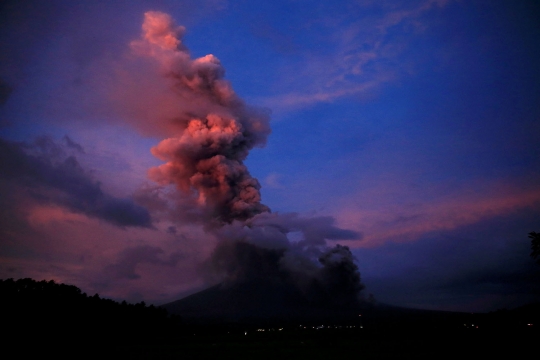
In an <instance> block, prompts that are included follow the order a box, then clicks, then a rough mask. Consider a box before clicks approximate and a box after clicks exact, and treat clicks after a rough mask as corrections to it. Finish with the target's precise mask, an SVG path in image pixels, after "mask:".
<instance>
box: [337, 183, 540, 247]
mask: <svg viewBox="0 0 540 360" xmlns="http://www.w3.org/2000/svg"><path fill="white" fill-rule="evenodd" d="M386 185H387V186H388V184H386ZM469 185H470V188H461V189H457V190H452V191H448V192H447V193H446V195H440V196H434V197H430V196H429V195H428V196H427V197H426V194H430V193H432V194H433V193H435V191H434V189H425V188H424V189H422V191H421V192H420V191H417V192H410V193H408V194H407V196H406V197H405V198H406V199H405V200H404V201H402V202H401V201H396V199H395V197H394V196H393V194H395V193H399V192H400V191H397V190H396V189H395V188H391V187H390V186H389V187H388V188H385V187H384V185H382V186H381V187H379V188H371V189H368V190H366V191H364V192H363V193H362V195H361V196H357V197H356V198H355V200H352V201H351V200H349V201H348V205H346V206H344V208H343V209H342V210H341V211H340V215H338V216H337V218H338V220H339V224H340V225H342V226H347V227H349V228H356V229H362V231H363V233H364V239H363V240H362V241H361V242H357V243H356V246H361V247H373V246H380V245H382V244H384V243H386V242H410V241H416V240H418V239H420V238H421V237H423V236H425V235H427V234H430V233H434V232H441V231H447V230H454V229H458V228H460V227H464V226H468V225H473V224H476V223H479V222H481V221H484V220H487V219H492V218H495V217H497V216H506V215H509V214H511V213H513V212H515V211H518V210H523V209H526V208H528V207H534V206H538V205H539V204H540V189H538V188H537V187H536V188H535V187H525V186H521V185H519V184H517V183H514V184H508V183H501V182H498V181H494V182H492V183H491V184H483V185H481V184H469ZM401 190H403V189H401ZM437 191H440V189H438V190H437ZM404 193H405V192H403V193H401V194H404ZM405 194H406V193H405ZM442 194H444V192H442ZM377 202H378V203H379V204H378V205H377ZM353 204H354V205H353ZM524 231H526V230H524Z"/></svg>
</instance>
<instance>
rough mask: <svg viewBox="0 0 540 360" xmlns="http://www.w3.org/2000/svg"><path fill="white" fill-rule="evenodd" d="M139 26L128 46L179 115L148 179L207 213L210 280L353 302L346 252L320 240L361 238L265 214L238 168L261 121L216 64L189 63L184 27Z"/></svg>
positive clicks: (157, 21)
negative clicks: (164, 87) (266, 284)
mask: <svg viewBox="0 0 540 360" xmlns="http://www.w3.org/2000/svg"><path fill="white" fill-rule="evenodd" d="M142 28H143V35H142V39H141V40H139V41H135V42H133V43H132V44H131V45H132V48H133V49H134V50H135V52H136V53H138V54H139V55H144V56H149V57H151V58H154V59H155V60H157V61H158V63H159V64H160V67H161V71H162V72H163V75H164V76H166V77H167V78H168V79H169V80H170V81H171V91H174V92H175V93H176V95H177V96H178V101H179V102H180V103H181V104H182V109H183V111H182V112H181V113H179V114H176V116H175V117H174V118H173V119H170V121H171V122H172V123H173V124H174V127H173V128H174V129H175V130H174V131H175V133H174V134H171V135H172V136H171V137H170V138H168V139H165V140H163V141H161V142H160V143H159V144H158V145H157V146H156V147H154V148H152V154H154V155H155V156H156V157H158V158H159V159H161V160H163V161H165V164H163V165H161V166H159V167H156V168H152V169H150V171H149V176H150V178H151V179H153V180H154V181H156V182H158V183H159V184H161V185H171V184H173V185H175V186H176V188H177V189H178V190H180V191H181V192H182V193H184V194H187V196H192V197H194V198H196V202H197V205H198V207H199V208H201V209H203V212H204V213H205V214H206V215H209V216H207V217H205V219H206V220H205V221H206V222H207V224H206V225H207V226H206V228H207V229H209V230H211V231H212V232H213V233H214V234H216V236H217V237H218V238H219V239H220V242H219V244H218V246H217V248H216V249H215V251H214V254H213V256H212V258H211V259H210V261H209V264H210V267H211V268H212V269H213V270H214V272H215V273H218V274H219V276H220V278H219V281H222V282H223V283H224V284H228V285H231V284H232V285H234V284H238V283H245V282H249V281H261V280H262V281H278V282H282V283H284V284H288V285H293V286H294V287H295V288H296V289H298V290H299V291H300V292H301V293H303V294H304V295H306V296H307V297H311V298H321V297H323V298H331V297H332V296H333V297H338V298H340V299H346V300H345V302H351V301H352V302H354V301H355V299H357V298H358V294H359V292H360V290H361V289H362V288H363V285H362V284H361V282H360V274H359V272H358V268H357V266H356V264H355V263H354V259H353V256H352V254H351V252H350V250H349V249H348V248H347V247H345V246H340V245H337V246H336V247H333V248H329V247H327V246H326V240H347V239H358V238H360V234H358V233H356V232H353V231H350V230H343V229H340V228H337V227H336V226H334V219H333V218H331V217H318V218H302V217H300V216H298V215H297V214H272V213H270V209H269V208H268V207H267V206H265V205H263V204H261V196H260V192H259V189H260V185H259V183H258V181H257V180H256V179H255V178H253V177H252V176H251V175H250V174H249V172H248V170H247V168H246V166H245V165H244V164H243V161H244V160H245V159H246V157H247V155H248V152H249V150H251V149H252V148H253V147H255V146H263V145H264V144H265V142H266V138H267V136H268V135H269V133H270V128H269V124H268V123H269V117H268V115H267V114H265V113H264V112H263V111H261V110H258V109H255V108H252V107H249V106H247V105H246V104H245V103H244V102H243V101H242V100H241V99H240V98H239V97H238V96H237V95H236V94H235V92H234V91H233V90H232V88H231V85H230V83H229V82H227V81H226V80H224V79H223V77H224V73H225V71H224V69H223V67H222V66H221V64H220V62H219V60H218V59H217V58H216V57H215V56H213V55H206V56H203V57H201V58H198V59H191V57H190V55H189V52H188V50H187V49H186V47H185V46H184V45H183V44H182V35H183V33H184V28H183V27H178V26H176V25H175V24H174V22H173V20H172V19H171V17H170V16H169V15H167V14H164V13H160V12H153V11H151V12H147V13H146V14H145V20H144V24H143V26H142ZM292 232H295V233H298V234H300V238H299V239H297V241H291V240H290V239H289V238H288V236H289V235H290V234H291V233H292ZM332 303H335V302H334V301H332ZM338 303H343V301H338Z"/></svg>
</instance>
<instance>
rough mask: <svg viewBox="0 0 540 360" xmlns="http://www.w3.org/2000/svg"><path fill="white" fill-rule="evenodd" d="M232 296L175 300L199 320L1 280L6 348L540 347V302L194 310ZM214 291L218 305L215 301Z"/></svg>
mask: <svg viewBox="0 0 540 360" xmlns="http://www.w3.org/2000/svg"><path fill="white" fill-rule="evenodd" d="M224 295H226V296H230V295H231V293H230V292H228V291H227V292H226V293H222V292H221V291H220V290H219V289H218V288H215V289H213V290H209V291H206V292H204V293H203V294H202V295H197V296H192V297H190V298H188V299H187V300H185V302H183V303H178V302H175V306H176V307H177V308H189V309H191V317H190V316H187V317H186V318H183V317H181V316H171V315H169V314H167V311H166V310H165V309H163V308H157V307H153V306H146V305H145V304H144V303H139V304H127V303H125V302H122V303H118V302H114V301H112V300H108V299H102V298H100V297H99V296H98V295H94V296H88V295H86V294H84V293H82V292H81V291H80V290H79V289H78V288H76V287H74V286H70V285H64V284H56V283H54V282H52V281H49V282H46V281H40V282H37V281H34V280H31V279H21V280H17V281H14V280H12V279H8V280H0V320H1V322H0V327H1V329H2V334H3V335H0V336H1V339H2V342H1V343H2V350H3V354H13V353H17V354H18V355H17V358H25V357H27V355H34V356H39V357H40V358H42V357H44V356H46V355H52V356H55V357H56V358H87V357H99V358H119V359H336V358H340V357H344V356H347V357H355V358H359V359H439V358H467V359H474V358H487V357H488V356H497V358H500V357H502V356H509V357H511V358H516V359H517V358H527V357H531V354H532V355H534V354H535V353H536V352H537V346H538V345H537V344H538V342H537V341H538V338H539V335H540V331H538V324H539V321H538V320H539V319H540V316H539V315H540V306H539V305H538V304H536V305H534V304H533V305H529V306H525V307H521V308H518V309H514V310H500V311H497V312H493V313H488V314H464V313H448V312H435V311H424V310H412V309H403V308H398V307H390V306H385V305H374V304H363V305H362V306H361V307H360V308H356V309H337V310H335V311H334V310H331V311H330V310H328V311H323V309H322V308H319V313H320V314H319V316H312V315H313V314H315V313H317V306H313V307H312V308H309V309H308V310H307V311H305V312H303V311H301V310H299V309H300V308H296V310H297V311H299V312H300V314H299V315H301V316H300V317H299V318H297V317H295V316H294V312H292V311H291V310H290V309H285V310H284V311H285V312H284V313H285V314H286V316H283V313H282V312H281V311H278V312H275V311H277V310H275V309H273V308H272V309H266V310H264V309H265V306H269V305H264V304H263V305H261V306H262V308H261V309H262V311H263V313H264V311H267V315H268V314H269V313H270V314H271V315H272V316H267V315H264V314H263V315H264V316H257V314H256V312H254V309H255V308H256V307H250V308H249V309H248V310H249V311H248V312H247V314H248V315H249V316H247V315H246V316H243V317H231V316H230V315H231V313H229V312H227V311H228V310H227V311H226V312H225V313H226V314H228V316H229V317H228V318H224V317H223V316H224V314H225V313H223V312H220V311H217V310H213V311H209V312H210V313H213V314H214V315H219V316H218V317H216V316H213V317H208V316H207V317H204V316H203V317H194V316H193V315H194V314H196V313H200V312H201V309H200V308H197V307H196V306H195V304H196V303H201V304H202V305H204V306H208V304H210V305H212V306H214V307H218V308H219V307H220V306H221V305H223V306H222V308H224V309H229V310H230V309H231V308H235V307H236V306H237V305H238V304H236V305H235V304H234V302H233V304H232V305H231V303H229V305H228V307H227V306H226V304H220V303H219V301H220V299H219V297H220V296H224ZM214 296H217V297H218V298H214V300H215V301H218V302H213V301H211V299H212V298H213V297H214ZM229 300H230V301H233V300H232V298H231V299H229ZM205 301H207V302H209V303H208V304H206V303H205ZM242 301H244V300H241V301H240V303H241V302H242ZM275 301H279V299H277V300H276V299H273V300H272V303H273V302H275ZM236 309H237V308H236ZM237 310H238V309H237ZM352 310H355V311H354V312H353V311H352ZM268 312H269V313H268ZM359 312H361V313H359ZM188 315H189V314H188ZM308 315H309V316H308ZM359 315H361V316H359Z"/></svg>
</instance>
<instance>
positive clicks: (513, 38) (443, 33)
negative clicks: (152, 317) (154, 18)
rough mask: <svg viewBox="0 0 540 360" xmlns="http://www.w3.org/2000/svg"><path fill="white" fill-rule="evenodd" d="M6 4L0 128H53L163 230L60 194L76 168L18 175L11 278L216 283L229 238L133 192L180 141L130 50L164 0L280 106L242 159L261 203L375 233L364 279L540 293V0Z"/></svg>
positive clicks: (479, 304)
mask: <svg viewBox="0 0 540 360" xmlns="http://www.w3.org/2000/svg"><path fill="white" fill-rule="evenodd" d="M1 6H2V15H1V16H2V18H1V19H0V20H1V21H0V23H2V25H1V28H0V46H1V48H2V55H0V64H1V66H0V80H1V85H2V94H3V95H2V105H0V137H1V138H2V141H4V142H8V143H9V144H14V142H25V143H26V144H34V145H32V146H34V148H36V146H37V145H35V143H33V142H34V139H36V138H39V137H42V136H48V137H49V138H50V139H52V141H53V142H54V143H55V144H57V145H58V146H59V147H60V148H62V149H64V150H63V151H64V155H62V156H74V157H76V159H77V161H78V163H79V164H80V168H81V169H83V170H84V172H80V171H83V170H77V171H78V172H76V173H77V174H82V173H84V174H85V175H84V176H88V178H89V179H91V180H89V181H91V184H92V185H88V186H89V187H90V188H92V189H95V188H96V186H98V185H96V184H99V187H100V189H101V190H102V192H103V193H104V194H106V195H107V196H109V197H110V198H111V199H113V198H114V199H124V200H125V201H127V202H129V204H130V205H129V206H132V208H130V209H131V210H132V211H133V212H134V214H135V213H137V211H143V210H141V209H139V208H138V207H142V208H144V209H146V211H147V212H148V213H149V215H150V216H152V219H153V221H154V227H155V228H156V229H154V230H152V229H148V228H145V227H144V226H143V227H130V226H129V224H128V225H127V226H124V227H122V226H117V225H118V224H116V225H115V224H114V223H113V224H111V222H110V221H109V222H107V221H106V219H105V220H104V219H103V218H100V217H99V216H98V215H96V214H101V212H100V211H102V209H101V208H100V209H95V208H91V207H90V208H88V207H83V206H74V205H69V204H71V203H69V202H65V201H64V200H62V201H64V202H62V201H60V200H57V197H58V198H64V197H65V196H68V197H69V196H71V195H73V194H75V193H74V192H71V193H70V192H69V191H68V190H65V188H63V187H61V186H56V185H55V186H56V187H55V186H53V188H54V189H53V190H54V191H52V190H51V189H46V190H47V191H46V193H47V196H48V197H47V198H48V199H49V201H48V202H43V201H38V200H36V198H37V197H36V196H37V195H35V194H36V192H39V193H40V196H43V194H42V193H41V191H44V190H43V186H41V187H35V186H34V185H32V186H31V187H29V188H23V189H20V188H19V187H17V186H19V185H17V186H16V185H14V184H13V179H11V178H5V179H2V193H3V194H4V195H3V197H4V200H3V201H2V215H1V216H2V223H3V224H4V229H5V230H4V231H3V232H2V233H1V236H2V239H1V243H0V259H1V261H0V276H2V277H3V278H6V277H15V278H18V277H26V276H32V277H34V278H38V279H41V278H54V279H56V280H58V281H65V282H69V283H73V284H75V285H77V286H80V287H81V288H82V289H83V290H84V291H88V292H93V291H99V293H100V294H103V295H105V296H111V297H115V298H128V299H132V300H138V299H145V300H146V301H153V302H155V303H160V302H163V301H166V300H172V299H175V298H177V297H179V296H182V295H185V294H188V293H190V292H193V291H195V290H197V289H201V288H204V287H205V286H206V285H207V284H208V279H207V278H206V277H205V276H204V275H201V271H200V264H201V263H204V261H205V259H206V258H207V257H208V254H209V253H210V252H211V251H212V249H213V247H214V245H215V243H216V241H219V239H215V237H214V236H212V235H211V234H207V233H205V231H204V229H202V228H201V227H200V226H195V225H193V224H189V223H181V222H180V223H178V221H179V220H175V219H171V218H167V219H165V218H160V216H161V215H159V214H157V212H155V211H156V210H155V209H154V208H152V207H151V206H150V205H148V204H142V203H140V202H137V196H136V195H137V194H140V192H141V189H145V188H146V189H147V188H148V187H151V186H153V185H154V183H153V182H152V180H151V179H149V178H148V176H147V171H148V169H149V168H151V167H154V166H157V165H159V164H161V163H162V162H161V161H160V160H158V159H156V158H155V157H154V156H152V154H151V153H150V149H151V148H152V147H153V146H156V145H157V144H158V143H159V142H160V141H161V140H162V139H164V138H166V137H168V135H167V134H166V133H164V130H163V129H162V128H161V127H162V126H161V125H160V124H158V122H159V121H160V119H161V118H163V117H166V116H168V113H167V111H168V109H169V106H170V103H169V101H172V100H170V98H169V95H168V93H167V94H165V93H164V91H165V90H166V89H165V90H164V88H163V87H162V84H161V83H158V82H155V81H154V80H152V79H154V76H155V74H153V73H152V72H151V71H150V70H148V69H150V68H146V67H144V66H146V65H144V63H143V62H144V60H140V59H139V60H137V59H135V60H134V57H135V55H134V54H133V52H132V48H131V47H130V43H131V42H132V41H135V40H137V39H139V38H140V36H141V25H142V22H143V16H144V12H145V11H149V10H152V11H161V12H164V13H168V14H169V15H170V16H171V17H172V18H174V19H175V20H176V23H177V24H179V25H182V26H185V28H186V33H185V35H184V37H183V40H182V41H183V44H184V45H185V46H186V47H187V48H188V49H189V51H190V53H191V57H192V58H198V57H202V56H205V55H207V54H213V55H214V56H216V57H217V58H218V59H219V60H220V62H221V64H222V66H223V67H224V68H225V71H226V72H225V79H227V80H228V81H229V82H230V84H231V86H232V88H233V89H234V91H235V92H236V94H238V96H239V97H241V98H242V99H243V100H244V101H245V102H246V103H247V104H249V105H251V106H255V107H258V108H262V109H264V110H262V111H266V112H268V113H270V114H271V115H270V119H271V120H270V127H271V131H272V132H271V134H270V135H269V137H268V138H267V141H266V145H265V146H264V147H256V148H254V149H253V150H251V152H250V154H249V156H248V158H247V160H246V162H245V164H246V165H247V167H248V169H249V172H250V173H251V175H253V176H254V177H255V178H257V179H258V180H259V182H260V184H261V196H262V203H264V204H266V205H267V206H269V207H270V208H271V209H272V211H273V212H277V213H290V212H297V213H300V214H302V215H303V216H307V217H309V216H311V217H317V216H332V217H333V218H334V219H335V222H336V224H337V226H339V227H341V228H343V229H350V230H353V231H357V232H359V233H361V234H362V239H361V240H343V241H339V242H340V243H341V244H343V245H347V246H349V247H350V248H351V249H352V251H353V254H354V255H355V256H356V259H357V265H358V267H359V270H360V273H361V276H362V279H363V282H364V283H365V284H366V292H367V293H373V295H374V296H375V298H376V299H378V300H379V301H381V302H386V303H390V304H395V305H403V306H411V307H424V308H434V309H446V310H463V311H488V310H494V309H497V308H501V307H513V306H518V305H521V304H524V303H527V302H530V301H538V299H539V296H540V287H539V284H538V280H537V279H538V275H539V268H538V266H537V265H535V264H534V262H533V261H532V260H531V259H530V258H529V242H528V238H527V233H528V232H530V231H540V217H539V215H540V187H539V186H538V184H540V182H539V180H540V172H539V169H540V166H539V165H540V164H539V159H540V154H539V150H540V145H539V143H540V142H539V136H540V105H539V103H540V102H539V101H538V99H540V67H539V66H538V64H537V62H538V61H537V59H538V58H539V56H540V46H539V43H538V38H539V35H540V26H539V25H538V24H540V21H539V20H540V19H539V17H540V11H539V10H540V9H539V6H538V4H537V3H536V2H535V1H525V0H523V1H514V2H507V1H490V2H486V1H455V0H454V1H453V0H438V1H436V0H418V1H407V2H401V1H391V0H389V1H370V0H359V1H302V0H298V1H292V0H291V1H272V2H262V1H226V0H208V1H165V0H164V1H130V2H123V1H115V2H108V1H102V2H101V1H80V2H77V4H73V3H72V2H68V1H51V2H47V4H44V3H43V2H40V1H35V2H34V1H26V2H22V3H19V2H15V1H14V2H10V1H8V2H5V4H4V5H1ZM138 61H143V62H138ZM66 135H67V137H68V138H69V139H70V141H73V142H74V143H76V144H80V146H81V147H82V148H83V149H84V152H81V151H78V150H77V149H75V148H74V147H73V146H71V147H70V146H69V141H68V140H66V138H65V137H64V136H66ZM171 136H172V135H171ZM17 144H19V145H20V143H17ZM23 148H24V147H23ZM29 148H32V147H31V146H30V145H27V147H26V148H25V149H26V150H25V151H33V150H28V149H29ZM32 149H33V148H32ZM14 154H15V152H14ZM17 154H18V153H17ZM6 156H7V155H6ZM13 156H15V155H13ZM21 156H22V155H21ZM51 161H53V160H51ZM53 163H54V161H53ZM6 164H7V165H6ZM9 164H12V163H10V162H8V161H7V160H4V162H3V166H13V165H9ZM77 169H78V168H77ZM81 176H82V175H81ZM89 184H90V183H89ZM48 186H49V187H50V185H48ZM15 188H16V189H15ZM30 188H31V190H32V191H30V190H29V189H30ZM36 189H38V190H36ZM171 191H172V190H171ZM173 192H174V191H173ZM66 194H68V195H66ZM76 194H79V193H76ZM8 195H9V196H8ZM73 196H75V195H73ZM104 196H105V195H104ZM109 197H108V198H107V199H109ZM171 197H172V198H174V195H171ZM51 199H52V200H51ZM115 201H116V200H115ZM66 204H67V205H66ZM124 204H126V203H124ZM131 210H130V211H131ZM137 214H139V213H137ZM134 216H135V215H134ZM126 221H127V220H126ZM6 224H10V225H9V226H7V225H6ZM124 225H125V224H124ZM171 225H174V226H176V228H177V229H178V231H177V233H175V234H171V233H168V232H167V229H168V227H169V226H171ZM36 236H37V237H40V238H41V239H44V240H43V241H37V240H35V237H36ZM145 246H150V247H152V249H154V250H152V251H150V253H151V254H152V255H149V256H148V257H147V258H145V257H144V256H143V257H140V258H136V257H134V258H130V260H129V261H128V262H129V264H124V265H125V268H123V269H124V270H125V269H128V270H129V271H131V272H129V271H128V272H129V274H131V275H130V276H122V274H124V275H125V273H116V275H114V274H113V275H111V274H109V273H107V271H111V270H110V269H112V268H114V269H117V268H119V267H120V265H118V264H120V263H121V261H123V260H125V259H127V258H128V255H129V254H132V253H134V252H133V251H131V250H129V249H132V248H134V247H138V248H142V247H145ZM157 249H159V250H157ZM126 254H128V255H126ZM156 254H157V255H156ZM137 256H140V255H137ZM173 259H174V261H173ZM115 266H116V267H115ZM107 269H109V270H107ZM126 271H127V270H126ZM133 274H135V275H136V276H135V275H133Z"/></svg>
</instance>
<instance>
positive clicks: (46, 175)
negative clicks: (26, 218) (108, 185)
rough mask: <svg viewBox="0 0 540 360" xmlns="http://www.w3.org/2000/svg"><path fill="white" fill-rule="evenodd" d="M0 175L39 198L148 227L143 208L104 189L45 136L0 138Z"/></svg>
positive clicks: (70, 143)
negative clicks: (21, 140) (14, 139)
mask: <svg viewBox="0 0 540 360" xmlns="http://www.w3.org/2000/svg"><path fill="white" fill-rule="evenodd" d="M64 141H65V142H66V144H67V146H68V147H70V148H74V149H76V150H77V151H83V149H82V147H81V146H80V145H79V144H77V143H75V142H74V141H73V140H71V139H70V138H68V137H65V138H64ZM0 177H1V178H3V179H4V180H6V181H9V182H11V183H13V184H16V185H17V186H22V187H24V188H25V189H26V190H27V192H28V193H29V194H30V195H31V196H32V197H33V198H34V199H36V200H37V201H40V202H45V203H53V204H57V205H61V206H65V207H67V208H68V209H70V210H71V211H75V212H79V213H83V214H85V215H87V216H90V217H94V218H98V219H101V220H105V221H107V222H109V223H111V224H114V225H117V226H121V227H124V226H138V227H146V228H150V227H152V222H151V219H150V214H149V213H148V211H147V210H146V209H145V208H143V207H141V206H140V205H137V204H136V203H135V202H134V201H133V200H132V199H129V198H117V197H114V196H112V195H110V194H107V193H105V192H104V191H103V190H102V189H101V184H100V183H99V182H98V181H95V180H93V179H92V177H91V176H90V174H89V173H88V172H87V171H85V170H84V169H83V168H82V167H81V166H80V164H79V162H78V161H77V159H76V158H75V157H74V156H71V155H68V154H67V152H66V150H65V149H64V147H62V146H60V145H58V144H57V143H55V142H54V141H53V140H52V139H51V138H49V137H40V138H38V139H36V140H35V141H34V142H33V143H31V144H27V143H16V142H10V141H6V140H3V139H0Z"/></svg>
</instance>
